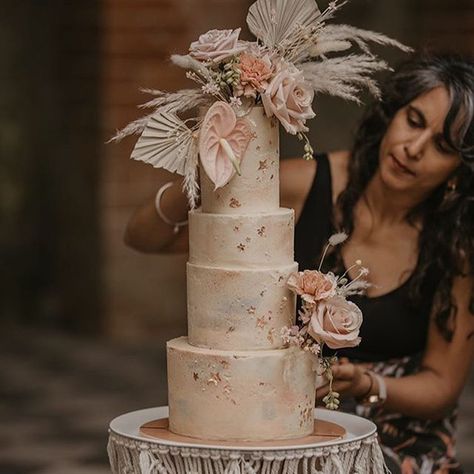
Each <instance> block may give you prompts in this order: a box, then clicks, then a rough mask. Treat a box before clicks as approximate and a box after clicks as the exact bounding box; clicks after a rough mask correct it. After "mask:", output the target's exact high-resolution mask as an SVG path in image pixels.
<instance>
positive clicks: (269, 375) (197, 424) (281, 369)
mask: <svg viewBox="0 0 474 474" xmlns="http://www.w3.org/2000/svg"><path fill="white" fill-rule="evenodd" d="M167 356H168V374H169V375H168V385H169V409H170V429H171V431H173V432H175V433H178V434H181V435H186V436H192V437H196V438H203V439H215V440H219V439H223V440H246V441H259V440H269V439H289V438H295V437H300V436H305V435H308V434H309V433H311V432H312V430H313V407H314V392H315V389H314V387H315V372H314V367H313V364H314V363H315V359H314V358H313V357H312V356H311V355H310V354H308V353H307V352H303V351H301V350H298V349H297V348H293V347H292V348H288V349H281V350H267V351H218V350H215V349H213V350H209V349H202V348H197V347H194V346H191V345H190V344H188V341H187V338H185V337H181V338H178V339H173V340H171V341H169V342H168V344H167Z"/></svg>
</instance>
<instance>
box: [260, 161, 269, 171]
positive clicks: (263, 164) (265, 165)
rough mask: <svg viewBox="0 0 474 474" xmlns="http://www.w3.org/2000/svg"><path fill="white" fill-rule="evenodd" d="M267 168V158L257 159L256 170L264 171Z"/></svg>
mask: <svg viewBox="0 0 474 474" xmlns="http://www.w3.org/2000/svg"><path fill="white" fill-rule="evenodd" d="M267 168H268V165H267V160H266V159H265V160H261V161H260V160H259V161H258V171H264V170H266V169H267Z"/></svg>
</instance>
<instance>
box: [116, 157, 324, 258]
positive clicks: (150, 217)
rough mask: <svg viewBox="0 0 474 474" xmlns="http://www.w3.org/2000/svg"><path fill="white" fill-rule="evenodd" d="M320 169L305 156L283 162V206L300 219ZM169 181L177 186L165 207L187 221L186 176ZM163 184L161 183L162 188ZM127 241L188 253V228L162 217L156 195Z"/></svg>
mask: <svg viewBox="0 0 474 474" xmlns="http://www.w3.org/2000/svg"><path fill="white" fill-rule="evenodd" d="M315 170H316V162H315V161H305V160H303V159H301V158H292V159H287V160H282V162H281V165H280V200H281V206H282V207H289V208H293V209H295V217H296V218H295V220H297V219H298V217H299V215H300V213H301V210H302V209H303V204H304V201H305V199H306V196H307V194H308V192H309V188H310V186H311V183H312V181H313V178H314V173H315ZM169 181H174V182H175V185H174V186H172V187H171V188H169V189H167V190H166V191H165V192H164V193H163V196H162V199H161V209H162V211H163V213H164V214H165V216H166V217H167V218H168V219H169V220H171V221H173V222H180V221H183V220H186V218H187V213H188V203H187V199H186V196H185V195H184V194H183V191H182V189H181V188H182V178H181V177H180V176H176V175H171V174H169V173H167V175H166V177H165V178H163V180H162V183H161V186H162V185H163V184H166V183H167V182H169ZM159 187H160V186H158V189H159ZM124 240H125V243H126V244H127V245H128V246H130V247H132V248H134V249H135V250H138V251H140V252H145V253H187V252H188V228H187V226H184V227H181V228H180V230H179V232H178V233H177V234H174V233H173V227H172V226H171V225H169V224H167V223H165V222H163V220H162V219H161V218H160V217H159V215H158V213H157V212H156V208H155V196H152V197H151V198H150V199H149V200H148V201H147V202H145V203H144V204H143V205H142V206H141V207H139V208H138V209H137V210H136V211H135V213H134V214H133V215H132V217H131V219H130V221H129V222H128V225H127V228H126V231H125V237H124Z"/></svg>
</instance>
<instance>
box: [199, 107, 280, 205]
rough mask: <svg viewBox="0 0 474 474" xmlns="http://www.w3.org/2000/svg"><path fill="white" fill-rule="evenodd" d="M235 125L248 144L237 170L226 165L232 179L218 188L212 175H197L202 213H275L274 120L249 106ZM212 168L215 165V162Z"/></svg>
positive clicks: (276, 146) (276, 138) (276, 144)
mask: <svg viewBox="0 0 474 474" xmlns="http://www.w3.org/2000/svg"><path fill="white" fill-rule="evenodd" d="M239 125H240V127H241V128H242V129H243V128H245V130H246V133H247V134H248V143H247V144H245V145H246V146H245V150H244V152H243V153H242V156H240V157H239V166H238V171H237V170H235V169H234V167H233V166H232V165H230V168H228V170H227V172H229V173H231V174H232V176H231V178H230V179H229V180H228V182H227V183H226V184H224V185H223V186H221V187H218V186H217V185H216V184H215V183H214V182H213V181H212V180H211V179H210V176H209V175H210V174H211V175H212V173H207V172H206V171H207V170H205V171H203V172H201V176H200V177H201V196H202V197H201V200H202V201H201V202H202V210H203V212H208V213H214V214H254V213H261V212H271V211H275V210H277V209H278V208H279V206H280V202H279V134H278V123H277V121H276V120H275V119H274V118H273V117H272V118H268V117H266V115H265V112H264V109H263V107H253V108H252V109H251V110H250V111H249V112H248V113H247V114H245V115H242V116H241V117H239V118H238V122H237V125H236V128H237V127H238V126H239ZM203 136H204V135H203ZM203 148H204V147H203ZM210 154H212V150H211V152H210ZM207 158H208V157H207V156H206V155H204V154H203V155H202V156H201V161H202V162H203V163H205V162H206V161H207ZM224 159H225V158H224ZM213 165H214V166H216V163H215V162H214V163H213ZM217 166H219V165H217ZM224 172H225V170H224ZM214 176H215V175H214ZM224 179H225V178H224Z"/></svg>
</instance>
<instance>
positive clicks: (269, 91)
mask: <svg viewBox="0 0 474 474" xmlns="http://www.w3.org/2000/svg"><path fill="white" fill-rule="evenodd" d="M313 97H314V90H313V89H312V88H311V87H310V86H309V84H308V83H307V82H305V80H304V77H303V73H302V72H301V71H299V70H298V69H297V68H296V67H295V66H293V65H291V64H280V66H279V71H278V72H277V73H276V74H275V76H274V77H273V79H272V80H271V81H270V83H269V85H268V87H267V88H266V90H265V92H264V94H262V103H263V107H264V108H265V113H266V114H267V117H271V116H272V115H275V116H276V118H277V119H278V120H279V121H280V122H281V124H282V125H283V127H284V128H285V130H286V131H287V132H288V133H291V134H293V135H296V134H297V133H298V132H307V131H308V128H307V127H306V126H305V123H306V120H308V119H311V118H313V117H314V116H315V113H314V112H313V109H312V108H311V104H312V102H313Z"/></svg>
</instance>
